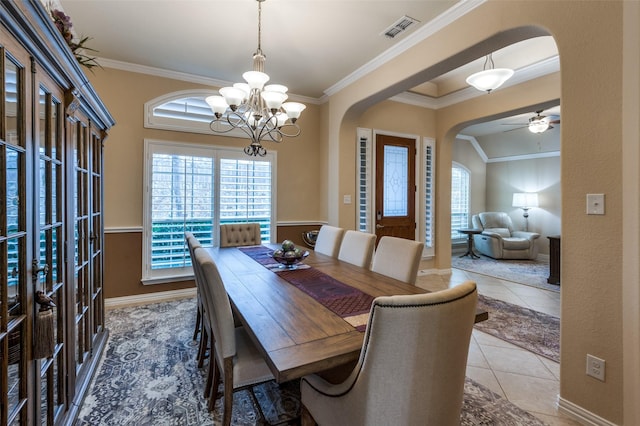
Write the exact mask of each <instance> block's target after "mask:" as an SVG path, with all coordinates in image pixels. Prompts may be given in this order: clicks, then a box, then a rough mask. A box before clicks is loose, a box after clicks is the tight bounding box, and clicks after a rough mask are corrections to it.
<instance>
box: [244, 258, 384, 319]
mask: <svg viewBox="0 0 640 426" xmlns="http://www.w3.org/2000/svg"><path fill="white" fill-rule="evenodd" d="M239 250H240V251H241V252H243V253H244V254H246V255H247V256H249V257H250V258H252V259H253V260H255V261H256V262H258V263H260V264H261V265H263V266H264V267H266V268H268V269H271V270H274V266H276V265H280V264H279V263H278V262H276V261H275V260H274V259H273V258H272V257H271V254H272V253H273V250H271V249H270V248H268V247H265V246H255V247H242V248H240V249H239ZM305 266H307V267H306V268H299V269H293V270H287V269H282V270H280V271H278V275H279V276H280V277H282V278H283V279H284V280H285V281H287V282H288V283H289V284H291V285H293V286H295V287H296V288H298V289H300V290H301V291H303V292H305V293H306V294H308V295H309V296H311V297H313V299H315V300H316V301H317V302H318V303H320V304H321V305H322V306H324V307H325V308H327V309H329V310H330V311H331V312H333V313H334V314H336V315H338V316H339V317H340V318H342V319H344V320H345V321H347V322H348V323H349V324H351V325H352V326H353V327H355V329H356V330H358V331H364V330H365V328H366V326H367V321H368V319H369V311H370V310H371V303H372V302H373V299H374V297H373V296H371V295H369V294H366V293H363V292H362V291H360V290H358V289H356V288H353V287H351V286H350V285H347V284H345V283H343V282H342V281H338V280H336V279H335V278H333V277H331V276H329V275H327V274H325V273H324V272H322V271H319V270H317V269H316V268H313V267H310V266H309V265H305Z"/></svg>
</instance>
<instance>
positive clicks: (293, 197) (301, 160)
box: [89, 68, 325, 298]
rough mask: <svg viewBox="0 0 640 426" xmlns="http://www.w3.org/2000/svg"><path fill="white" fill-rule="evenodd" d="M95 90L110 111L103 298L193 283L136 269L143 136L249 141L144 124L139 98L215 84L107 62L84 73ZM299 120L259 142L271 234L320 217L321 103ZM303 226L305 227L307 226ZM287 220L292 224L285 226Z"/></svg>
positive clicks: (294, 233)
mask: <svg viewBox="0 0 640 426" xmlns="http://www.w3.org/2000/svg"><path fill="white" fill-rule="evenodd" d="M89 77H90V79H91V82H92V84H93V86H94V87H95V89H96V91H97V92H98V93H100V96H101V98H102V99H103V101H104V103H105V105H107V108H108V109H109V111H110V112H111V114H112V115H113V116H114V118H115V120H116V126H115V127H114V128H113V129H112V130H111V131H110V134H109V137H108V139H107V141H106V143H105V150H104V170H105V173H104V206H105V209H104V211H105V215H104V217H105V230H106V232H107V234H106V236H105V266H104V269H105V283H104V291H105V297H106V298H110V297H120V296H129V295H135V294H143V293H151V292H157V291H167V290H177V289H182V288H185V287H191V286H193V282H192V281H185V282H178V283H168V284H156V285H150V286H145V285H143V284H142V283H140V278H141V272H142V251H141V250H142V200H143V194H144V188H143V147H144V140H145V138H148V139H159V140H167V141H177V142H188V143H196V144H202V145H211V146H214V145H217V146H234V147H238V146H240V147H244V146H245V145H246V144H247V139H238V138H230V137H223V136H217V135H203V134H195V133H183V132H173V131H166V130H156V129H145V128H144V125H143V124H144V121H143V118H144V103H145V102H148V101H150V100H152V99H154V98H156V97H158V96H161V95H165V94H168V93H171V92H176V91H181V90H188V89H196V88H203V89H208V90H212V89H215V88H213V87H211V86H207V85H205V84H196V83H190V82H185V81H179V80H173V79H170V78H163V77H155V76H152V75H147V74H139V73H135V72H130V71H123V70H117V69H113V68H105V69H96V70H95V73H93V74H91V75H90V76H89ZM306 105H307V109H306V110H305V111H304V113H303V114H302V116H301V118H300V120H299V121H298V123H299V125H300V127H301V129H302V133H301V135H300V136H299V137H297V138H294V139H290V140H285V141H284V142H282V143H280V144H275V143H265V147H266V148H267V149H268V150H269V151H276V152H277V189H276V191H277V199H278V202H277V206H276V209H277V220H278V221H279V222H281V224H280V225H279V227H278V231H277V235H278V238H280V235H281V234H282V235H289V236H292V237H295V236H297V234H298V233H299V228H298V227H302V228H307V227H308V228H309V229H314V227H317V224H319V223H322V221H323V220H324V218H325V217H324V216H323V215H322V212H321V209H320V206H321V203H322V202H323V195H322V194H323V193H322V182H321V181H320V178H319V177H321V176H323V175H322V173H321V165H322V163H321V160H320V159H321V155H320V153H321V148H320V143H319V141H320V132H321V129H320V107H319V106H318V105H314V104H310V103H306ZM307 224H309V225H307ZM288 226H291V227H292V230H291V231H287V227H288Z"/></svg>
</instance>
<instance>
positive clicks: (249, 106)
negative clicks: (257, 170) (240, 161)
mask: <svg viewBox="0 0 640 426" xmlns="http://www.w3.org/2000/svg"><path fill="white" fill-rule="evenodd" d="M256 1H257V2H258V49H257V50H256V52H255V53H254V54H253V71H247V72H245V73H244V74H242V77H243V78H244V79H245V81H246V83H235V84H234V85H233V86H232V87H223V88H222V89H220V90H219V93H220V95H214V96H209V97H207V98H206V99H205V100H206V102H207V103H208V104H209V106H210V107H211V110H212V111H213V114H214V115H215V118H214V119H213V121H211V123H210V124H209V127H210V128H211V130H212V131H214V132H216V133H227V132H230V131H232V130H234V129H240V130H242V131H243V132H244V133H246V134H247V136H249V139H251V143H250V144H249V145H248V146H247V147H245V148H244V152H245V154H247V155H252V156H258V155H259V156H261V157H264V156H265V155H266V154H267V150H266V149H265V148H264V147H263V146H262V141H263V140H268V141H273V142H281V141H282V138H283V137H296V136H298V135H299V134H300V127H298V125H297V124H296V121H297V120H298V118H299V117H300V114H301V113H302V111H303V110H304V109H305V108H306V107H305V105H303V104H301V103H298V102H284V101H285V100H286V99H287V97H288V96H287V90H288V89H287V87H285V86H283V85H281V84H270V85H267V86H265V83H267V81H269V76H268V75H267V74H265V73H264V62H265V59H266V57H265V55H264V54H263V53H262V49H261V38H262V26H261V24H262V2H263V1H265V0H256Z"/></svg>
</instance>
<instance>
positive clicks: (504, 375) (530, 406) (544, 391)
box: [494, 370, 560, 416]
mask: <svg viewBox="0 0 640 426" xmlns="http://www.w3.org/2000/svg"><path fill="white" fill-rule="evenodd" d="M494 373H495V375H496V378H497V379H498V382H499V383H500V386H501V387H502V389H503V390H504V393H505V395H506V397H507V399H508V400H509V401H510V402H512V403H513V404H515V405H517V406H518V407H520V408H522V409H523V410H526V411H530V412H535V413H542V414H548V415H552V416H554V415H558V407H557V401H558V390H559V387H560V384H559V383H558V381H557V380H549V379H541V378H538V377H531V376H525V375H522V374H515V373H509V372H504V371H496V370H494Z"/></svg>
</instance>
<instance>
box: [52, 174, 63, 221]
mask: <svg viewBox="0 0 640 426" xmlns="http://www.w3.org/2000/svg"><path fill="white" fill-rule="evenodd" d="M51 169H52V170H51V197H50V201H51V222H60V219H61V218H60V216H59V215H60V213H61V212H60V209H58V182H59V181H60V182H61V180H59V179H58V175H59V173H60V172H61V167H60V165H58V164H56V163H52V164H51Z"/></svg>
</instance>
